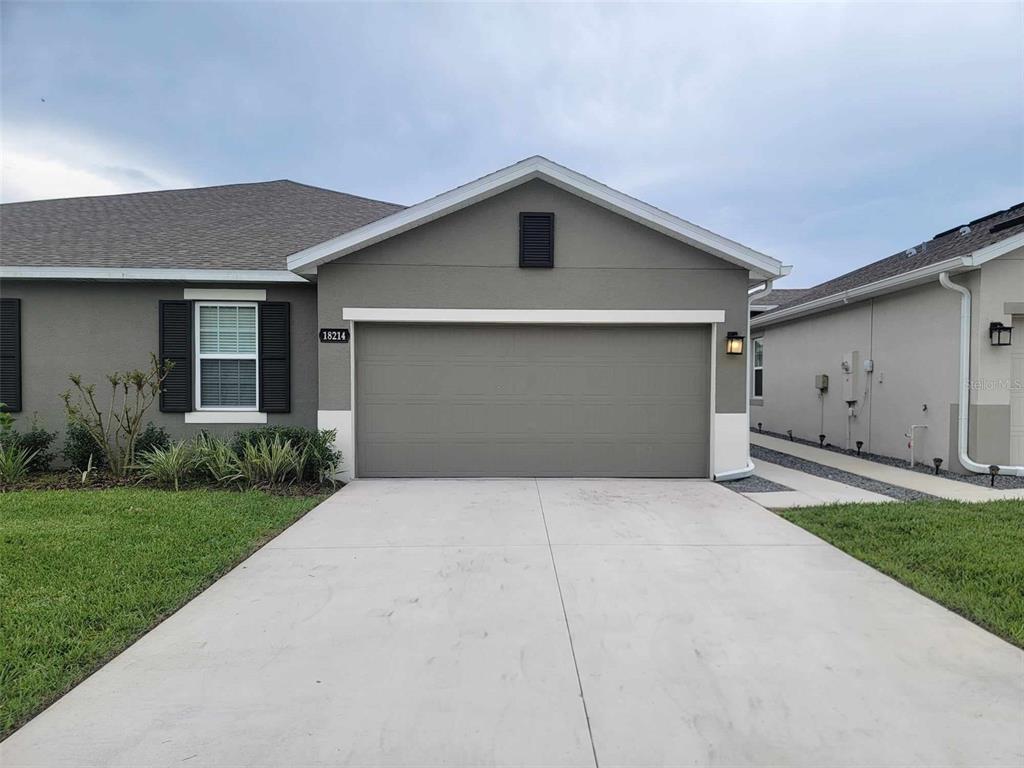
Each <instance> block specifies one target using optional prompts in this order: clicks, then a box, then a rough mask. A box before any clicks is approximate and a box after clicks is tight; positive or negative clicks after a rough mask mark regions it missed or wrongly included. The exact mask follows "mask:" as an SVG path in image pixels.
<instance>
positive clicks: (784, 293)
mask: <svg viewBox="0 0 1024 768" xmlns="http://www.w3.org/2000/svg"><path fill="white" fill-rule="evenodd" d="M809 290H811V289H810V288H772V289H771V290H769V291H768V292H764V291H761V292H758V293H755V294H754V297H753V298H752V301H751V303H750V316H751V317H757V316H758V315H763V314H764V313H765V312H770V311H771V310H773V309H778V308H779V307H781V306H783V305H784V304H791V303H793V302H795V301H796V300H797V299H799V298H800V297H802V296H803V295H804V294H805V293H807V292H808V291H809Z"/></svg>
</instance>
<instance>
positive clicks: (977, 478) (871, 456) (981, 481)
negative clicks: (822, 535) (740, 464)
mask: <svg viewBox="0 0 1024 768" xmlns="http://www.w3.org/2000/svg"><path fill="white" fill-rule="evenodd" d="M751 432H753V433H755V434H762V435H768V436H769V437H777V438H779V439H780V440H789V435H784V434H779V433H778V432H769V431H768V430H767V429H766V430H764V431H763V432H760V433H758V432H757V430H756V429H752V430H751ZM793 442H794V443H802V444H803V445H809V446H811V447H812V448H822V450H825V451H832V453H841V454H843V455H844V456H856V457H857V458H858V459H866V460H867V461H873V462H875V463H876V464H886V465H888V466H890V467H898V468H899V469H909V470H910V471H912V472H917V473H919V474H922V475H934V474H935V468H934V467H933V466H932V462H931V459H930V458H929V459H927V462H928V463H927V464H915V465H914V466H913V467H911V466H910V461H909V460H908V459H906V458H902V459H898V458H896V457H895V456H883V455H881V454H878V453H868V452H867V451H861V452H860V454H859V455H858V454H857V452H856V451H848V450H846V449H845V448H840V447H839V446H838V445H832V444H831V443H829V442H828V441H826V442H825V445H824V447H822V446H820V445H819V444H818V442H817V441H816V440H805V439H803V438H802V437H797V436H796V435H794V436H793ZM939 477H941V478H944V479H946V480H958V481H960V482H961V483H969V484H971V485H983V486H985V487H986V488H988V487H990V485H989V483H990V482H991V479H990V478H989V476H988V475H975V474H970V475H962V474H960V473H959V472H946V471H945V470H943V471H942V472H940V474H939ZM995 487H996V488H1024V477H1016V476H1015V475H999V476H998V477H997V478H996V484H995Z"/></svg>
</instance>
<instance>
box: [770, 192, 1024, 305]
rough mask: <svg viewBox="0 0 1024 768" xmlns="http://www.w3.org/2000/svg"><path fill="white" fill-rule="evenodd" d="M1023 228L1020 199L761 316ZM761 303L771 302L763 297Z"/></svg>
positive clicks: (955, 253) (960, 252) (961, 252)
mask: <svg viewBox="0 0 1024 768" xmlns="http://www.w3.org/2000/svg"><path fill="white" fill-rule="evenodd" d="M965 226H966V227H968V228H969V229H970V231H969V232H968V233H967V234H960V230H961V228H962V227H965ZM1019 232H1024V203H1018V204H1017V205H1014V206H1012V207H1010V208H1007V209H1006V210H1004V211H997V212H996V213H990V214H988V215H987V216H982V217H981V218H978V219H975V220H974V221H971V222H969V223H967V224H963V225H958V226H956V227H953V228H952V229H948V230H946V231H945V232H940V233H939V234H937V235H935V236H934V237H933V238H932V239H931V240H928V241H926V242H923V243H921V244H919V245H915V246H911V247H909V248H906V249H904V250H902V251H900V252H899V253H895V254H893V255H892V256H888V257H887V258H884V259H880V260H879V261H875V262H872V263H871V264H868V265H867V266H864V267H860V268H859V269H855V270H853V271H852V272H847V273H846V274H845V275H840V276H839V277H836V278H833V279H831V280H826V281H825V282H824V283H819V284H818V285H816V286H814V287H813V288H810V289H808V290H807V291H806V292H805V293H804V294H803V295H802V296H800V297H799V298H797V299H795V300H790V301H788V302H787V303H785V304H780V305H779V307H778V308H777V309H773V310H771V311H770V312H765V313H764V314H763V315H761V317H762V318H769V317H771V316H772V314H773V313H775V312H778V311H779V310H781V309H783V308H787V307H795V306H799V305H800V304H806V303H807V302H810V301H814V300H815V299H823V298H825V297H827V296H834V295H835V294H837V293H842V292H843V291H849V290H851V289H853V288H859V287H860V286H862V285H868V284H869V283H874V282H877V281H878V280H883V279H885V278H887V277H895V276H896V275H901V274H903V273H905V272H910V271H912V270H915V269H921V268H922V267H927V266H930V265H932V264H937V263H939V262H940V261H945V260H946V259H951V258H954V257H956V256H966V255H968V254H970V253H973V252H974V251H977V250H978V249H979V248H984V247H985V246H987V245H992V244H993V243H997V242H999V241H1000V240H1005V239H1006V238H1008V237H1011V236H1013V235H1016V234H1018V233H1019ZM758 303H759V304H764V303H767V302H766V301H763V300H759V301H758Z"/></svg>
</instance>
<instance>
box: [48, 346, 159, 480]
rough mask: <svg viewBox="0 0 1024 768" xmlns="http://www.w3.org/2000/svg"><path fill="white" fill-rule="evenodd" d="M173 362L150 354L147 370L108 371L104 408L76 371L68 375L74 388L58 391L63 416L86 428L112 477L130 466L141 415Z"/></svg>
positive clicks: (93, 390) (132, 460) (93, 391)
mask: <svg viewBox="0 0 1024 768" xmlns="http://www.w3.org/2000/svg"><path fill="white" fill-rule="evenodd" d="M173 365H174V364H173V363H172V362H171V361H170V360H167V361H164V362H163V363H161V362H160V361H159V360H158V359H157V356H156V355H152V354H151V355H150V366H149V370H146V371H142V370H134V371H128V372H127V373H121V372H119V371H115V372H114V373H111V374H109V375H108V376H107V381H109V382H110V406H109V408H108V409H107V410H106V411H102V410H100V408H99V406H98V405H97V404H96V385H95V384H83V383H82V377H81V376H79V375H78V374H77V373H73V374H71V375H70V376H68V380H69V381H70V382H71V383H72V384H73V385H74V391H72V390H70V389H69V390H67V391H65V392H64V393H63V394H61V399H62V400H63V401H64V411H65V413H66V415H67V420H68V422H69V423H73V424H80V425H81V426H83V427H84V428H85V429H86V430H88V432H89V434H90V435H91V436H92V438H93V440H95V441H96V445H97V446H98V447H99V450H100V451H101V452H102V453H103V456H104V458H105V459H106V460H107V468H108V469H109V470H110V473H111V474H112V475H114V477H124V476H125V475H126V474H127V473H128V471H129V470H130V469H131V468H132V466H134V464H135V442H136V440H137V439H138V436H139V432H140V431H141V430H142V418H143V416H144V415H145V413H146V411H147V410H148V409H149V406H151V405H152V404H153V401H154V400H156V398H157V397H158V396H159V395H160V387H161V385H162V384H163V382H164V379H166V378H167V374H168V373H170V371H171V367H172V366H173Z"/></svg>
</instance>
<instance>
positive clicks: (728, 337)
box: [725, 331, 746, 355]
mask: <svg viewBox="0 0 1024 768" xmlns="http://www.w3.org/2000/svg"><path fill="white" fill-rule="evenodd" d="M744 339H746V336H740V335H739V334H738V333H736V331H729V332H728V333H727V334H725V354H727V355H742V354H743V340H744Z"/></svg>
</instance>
